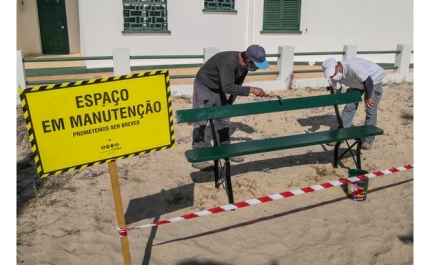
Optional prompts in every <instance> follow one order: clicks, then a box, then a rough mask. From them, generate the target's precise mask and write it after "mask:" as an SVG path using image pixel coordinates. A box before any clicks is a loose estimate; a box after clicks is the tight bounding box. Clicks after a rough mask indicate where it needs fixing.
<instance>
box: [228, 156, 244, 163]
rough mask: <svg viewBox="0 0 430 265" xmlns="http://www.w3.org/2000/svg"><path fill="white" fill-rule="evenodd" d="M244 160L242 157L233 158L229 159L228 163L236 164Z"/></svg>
mask: <svg viewBox="0 0 430 265" xmlns="http://www.w3.org/2000/svg"><path fill="white" fill-rule="evenodd" d="M244 160H245V158H243V156H234V157H230V161H233V162H236V163H241V162H243V161H244Z"/></svg>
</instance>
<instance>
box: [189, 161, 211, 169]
mask: <svg viewBox="0 0 430 265" xmlns="http://www.w3.org/2000/svg"><path fill="white" fill-rule="evenodd" d="M191 166H192V167H193V168H195V169H200V170H201V171H211V170H212V169H213V167H214V165H213V164H212V163H209V162H207V161H205V162H199V163H192V164H191Z"/></svg>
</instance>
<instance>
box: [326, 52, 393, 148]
mask: <svg viewBox="0 0 430 265" xmlns="http://www.w3.org/2000/svg"><path fill="white" fill-rule="evenodd" d="M322 68H323V70H324V76H325V77H326V78H330V83H331V85H332V87H333V91H334V93H340V92H341V90H342V85H346V86H348V87H349V89H348V90H347V92H353V91H359V92H360V93H361V95H363V94H364V104H365V109H366V120H365V121H364V124H366V125H367V124H369V125H375V126H376V123H377V117H378V104H379V101H380V100H381V97H382V80H383V79H384V78H385V76H386V75H387V73H386V72H385V70H384V69H383V68H382V67H380V66H379V65H377V64H376V63H374V62H371V61H368V60H364V59H361V58H351V59H346V60H343V61H340V62H338V61H336V59H334V58H329V59H327V60H325V61H324V62H323V64H322ZM357 108H358V103H351V104H346V105H345V108H344V109H343V111H342V115H341V117H342V122H343V127H344V128H347V127H351V124H352V119H353V118H354V116H355V112H356V111H357ZM374 140H375V136H370V137H366V138H364V140H363V145H362V149H364V150H369V149H372V145H373V141H374ZM334 144H335V143H329V144H328V145H334Z"/></svg>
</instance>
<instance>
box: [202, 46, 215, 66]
mask: <svg viewBox="0 0 430 265" xmlns="http://www.w3.org/2000/svg"><path fill="white" fill-rule="evenodd" d="M218 52H219V49H218V48H217V47H205V48H203V63H205V62H207V61H208V60H209V58H211V57H212V56H214V55H215V54H217V53H218Z"/></svg>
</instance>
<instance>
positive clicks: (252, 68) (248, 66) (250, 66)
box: [246, 62, 258, 72]
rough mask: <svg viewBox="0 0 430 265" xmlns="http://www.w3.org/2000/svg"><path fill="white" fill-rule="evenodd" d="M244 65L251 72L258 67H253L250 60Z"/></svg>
mask: <svg viewBox="0 0 430 265" xmlns="http://www.w3.org/2000/svg"><path fill="white" fill-rule="evenodd" d="M246 67H247V68H248V71H251V72H255V71H256V70H257V69H258V68H254V64H253V63H251V62H249V63H247V64H246Z"/></svg>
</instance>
